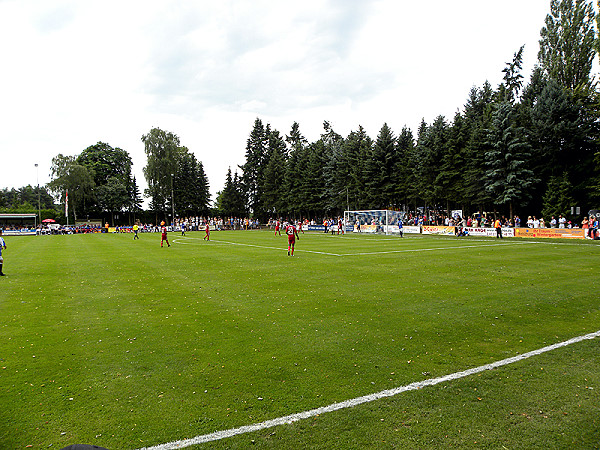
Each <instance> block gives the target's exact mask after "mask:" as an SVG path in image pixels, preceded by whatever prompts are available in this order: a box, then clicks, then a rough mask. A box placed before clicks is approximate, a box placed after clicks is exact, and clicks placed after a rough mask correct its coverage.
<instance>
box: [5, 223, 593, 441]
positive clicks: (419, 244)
mask: <svg viewBox="0 0 600 450" xmlns="http://www.w3.org/2000/svg"><path fill="white" fill-rule="evenodd" d="M203 235H204V233H200V232H188V233H187V236H179V233H170V234H169V239H170V241H171V244H172V245H171V247H170V248H167V247H166V246H165V247H164V248H161V247H160V234H141V235H140V237H141V239H140V240H137V241H133V239H132V236H131V235H129V234H123V235H106V234H103V235H74V236H42V237H6V242H7V245H8V249H7V250H6V251H5V252H3V256H4V257H5V264H4V272H5V273H6V274H7V276H6V277H4V278H2V279H0V293H1V294H0V313H1V316H2V327H1V330H2V331H1V335H0V380H1V381H0V402H1V404H2V408H0V448H2V449H5V448H6V449H12V448H28V447H29V448H56V449H60V448H62V447H65V446H68V445H71V444H76V443H86V444H95V445H99V446H102V447H106V448H108V449H111V450H116V449H139V448H144V447H155V448H160V449H166V448H176V446H177V445H179V446H182V445H188V444H190V445H191V446H190V447H188V448H247V447H249V446H255V447H262V448H294V447H295V448H431V447H449V446H461V447H472V448H481V447H491V448H502V447H503V446H505V447H506V448H596V447H597V446H598V443H599V442H600V373H599V371H598V367H600V356H599V353H598V351H599V350H600V345H599V344H600V338H599V337H597V333H596V332H598V331H599V330H600V307H599V302H598V290H599V289H598V288H599V284H600V283H599V275H598V267H599V266H600V247H598V245H597V244H596V243H595V242H589V241H582V242H572V241H556V240H547V241H533V240H523V239H504V240H496V239H484V238H481V239H475V238H455V237H437V236H420V235H415V236H411V235H408V236H406V237H405V238H399V237H392V236H390V237H386V236H366V235H362V236H361V235H355V234H349V235H346V236H338V235H334V236H332V235H330V234H327V235H326V234H324V233H306V234H300V239H299V241H297V243H296V254H295V256H293V257H288V256H287V239H286V237H285V236H284V235H282V236H274V234H273V232H268V231H223V232H213V233H212V234H211V241H210V242H206V241H204V240H203V239H202V237H203ZM593 333H596V335H592V334H593ZM581 336H587V338H586V339H582V340H580V341H577V342H573V343H570V344H569V345H565V346H560V347H557V348H554V347H552V348H551V349H550V350H549V351H544V352H543V353H540V354H537V353H535V352H537V351H538V350H539V349H544V348H547V347H548V346H551V345H553V344H558V343H564V342H568V341H569V340H571V339H573V338H577V337H581ZM528 352H534V354H531V355H529V353H528ZM519 355H528V356H530V357H528V358H526V359H519V358H515V359H514V361H513V360H510V361H509V362H507V363H506V364H505V365H500V366H498V367H494V368H490V370H485V368H486V367H487V366H486V365H489V364H493V363H495V362H498V361H504V360H507V359H508V358H512V357H518V356H519ZM482 367H483V368H484V369H482V370H480V371H474V372H472V373H471V372H469V373H464V371H467V370H469V369H476V368H482ZM456 374H459V375H460V376H458V375H457V376H453V375H456ZM449 376H450V377H449ZM443 377H449V378H444V379H443V380H440V381H439V382H437V381H436V382H435V383H429V384H428V380H438V379H440V378H443ZM407 386H412V387H411V388H410V389H408V388H406V389H405V387H407ZM390 390H391V391H393V392H392V394H391V395H390V396H385V395H379V396H378V394H381V393H384V392H390ZM394 390H395V391H394ZM371 395H373V396H374V397H373V398H371V397H369V400H372V401H364V402H363V401H361V400H360V399H365V398H366V397H365V396H371ZM331 405H341V406H340V408H339V409H338V408H337V407H335V406H334V407H331ZM319 408H321V409H319ZM311 411H312V412H313V413H311V414H305V415H302V414H303V413H306V412H311ZM294 415H299V416H294ZM292 416H293V418H294V422H293V423H289V424H283V425H278V426H271V427H268V425H271V424H273V422H269V421H276V419H280V418H289V417H292ZM297 418H299V419H300V420H295V419H297ZM252 425H257V426H256V427H254V428H252V427H248V428H242V427H246V426H252ZM226 430H236V431H235V432H231V433H229V434H228V433H222V435H218V434H217V435H215V436H217V437H223V438H222V439H217V440H212V441H209V442H206V443H202V444H201V443H200V442H203V441H202V439H198V437H202V436H207V435H212V434H213V433H218V432H224V431H226ZM194 439H196V440H194ZM206 440H209V439H206ZM177 441H178V443H177V444H173V445H168V444H169V443H173V442H177Z"/></svg>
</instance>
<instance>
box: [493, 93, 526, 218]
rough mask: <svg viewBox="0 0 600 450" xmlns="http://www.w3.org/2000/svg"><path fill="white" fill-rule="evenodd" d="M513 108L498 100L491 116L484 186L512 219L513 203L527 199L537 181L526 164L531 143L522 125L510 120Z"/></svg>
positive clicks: (507, 103)
mask: <svg viewBox="0 0 600 450" xmlns="http://www.w3.org/2000/svg"><path fill="white" fill-rule="evenodd" d="M513 111H514V107H513V105H511V104H510V103H509V102H503V103H500V104H499V105H498V107H497V109H496V110H495V111H494V114H493V117H492V127H491V129H490V130H489V132H488V138H489V145H490V147H489V149H488V151H487V152H486V155H485V157H486V161H487V170H486V174H485V189H486V190H487V191H488V193H489V194H490V195H491V196H492V198H493V199H494V203H495V204H496V205H508V206H509V214H510V217H511V219H512V217H513V212H514V210H513V208H514V205H515V203H521V204H523V202H525V201H526V199H527V197H528V195H529V188H530V187H531V186H533V184H534V183H535V182H536V181H537V180H536V178H535V176H534V173H533V171H532V170H531V169H530V167H529V163H530V159H531V158H530V155H531V153H530V150H531V149H530V146H529V143H528V142H527V140H526V137H525V133H524V130H523V128H521V127H517V126H515V124H514V121H513Z"/></svg>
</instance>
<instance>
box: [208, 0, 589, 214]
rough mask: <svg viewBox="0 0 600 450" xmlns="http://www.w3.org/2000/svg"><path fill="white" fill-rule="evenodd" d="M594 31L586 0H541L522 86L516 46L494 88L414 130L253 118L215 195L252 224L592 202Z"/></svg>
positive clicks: (562, 209)
mask: <svg viewBox="0 0 600 450" xmlns="http://www.w3.org/2000/svg"><path fill="white" fill-rule="evenodd" d="M596 29H597V23H596V15H595V12H594V9H593V5H592V3H591V2H586V1H582V0H580V1H569V0H562V1H560V0H553V1H552V2H551V12H550V14H548V15H547V17H546V20H545V26H544V27H543V28H542V30H541V33H540V35H541V38H540V50H539V53H538V61H537V65H536V66H535V69H534V70H533V71H532V74H531V77H530V79H529V80H528V82H527V83H526V84H525V83H524V77H523V76H522V74H521V70H522V64H523V47H521V48H520V49H518V51H517V52H515V54H514V57H513V59H512V61H510V62H508V63H506V66H505V68H504V69H503V71H502V72H503V81H502V83H501V84H500V85H499V86H497V87H496V88H493V87H492V86H491V85H490V84H489V83H488V82H486V83H484V84H483V86H480V87H473V88H472V89H471V91H470V92H469V94H468V97H467V99H466V102H465V105H464V107H463V108H462V110H461V111H459V112H457V113H456V114H455V116H454V117H453V118H452V120H451V121H449V120H447V119H446V118H445V117H443V116H438V117H437V118H436V119H435V120H434V121H433V123H431V124H428V123H426V122H425V121H424V120H423V121H422V122H421V124H420V126H419V129H418V130H417V133H416V136H415V135H414V134H413V132H412V130H410V129H409V128H406V127H404V128H403V129H402V130H401V131H400V133H399V134H398V135H396V134H395V133H394V132H393V131H392V130H391V129H390V127H389V126H388V125H387V124H384V125H383V126H382V128H381V129H380V131H379V134H378V135H377V137H376V139H375V140H373V139H371V138H370V137H369V136H367V134H366V133H365V131H364V129H363V128H362V127H360V126H359V127H358V129H357V130H356V131H352V132H351V133H350V134H349V135H348V136H346V137H342V136H341V135H339V134H338V133H336V132H335V131H334V130H333V127H332V125H331V124H330V123H329V122H324V127H323V128H324V129H323V133H322V135H321V137H320V139H318V140H317V141H316V142H312V143H308V142H307V140H306V139H305V138H304V137H303V136H302V134H301V132H300V127H299V124H298V123H294V124H293V125H292V127H291V130H290V132H289V134H287V135H285V136H282V135H281V133H279V132H278V131H277V130H275V129H273V128H272V127H271V126H270V125H269V124H263V123H262V121H261V120H260V119H258V118H257V119H256V121H255V123H254V127H253V129H252V132H251V133H250V136H249V138H248V141H247V146H246V155H245V156H246V158H245V163H244V164H243V165H241V166H239V167H238V168H239V171H240V173H239V174H238V171H237V169H236V170H235V171H234V173H233V174H232V173H231V169H230V171H229V173H228V174H227V178H226V182H225V188H224V189H223V191H221V192H220V193H219V198H218V199H217V202H218V204H219V205H221V206H222V207H223V208H224V209H225V210H227V211H228V212H230V213H231V214H234V215H240V214H248V213H252V214H254V215H255V216H257V217H259V218H261V219H262V220H265V219H267V218H268V217H275V216H290V217H318V216H331V215H340V214H341V213H342V212H343V211H344V210H345V209H386V208H387V209H411V210H416V209H417V208H418V207H424V208H425V209H428V208H431V209H436V210H440V209H442V210H448V211H450V210H454V209H461V210H463V211H464V212H465V213H466V214H467V213H469V212H470V213H473V212H475V211H494V212H496V213H497V214H502V215H505V216H506V217H511V218H512V216H514V215H515V214H522V215H524V214H527V212H529V214H536V215H538V214H541V215H543V216H546V217H550V216H552V215H554V216H558V215H559V214H563V215H569V214H570V212H571V208H572V207H580V209H581V211H583V213H582V215H585V213H586V212H587V210H588V209H591V208H592V207H595V206H598V199H599V197H600V179H599V178H598V169H599V168H600V154H599V153H598V143H599V138H600V135H599V127H598V126H599V121H598V118H599V104H600V101H599V100H600V97H599V95H598V89H597V87H598V86H597V82H596V80H595V77H594V76H593V75H592V66H593V62H594V59H595V58H596V57H597V55H598V46H599V44H598V42H599V41H598V37H597V32H596Z"/></svg>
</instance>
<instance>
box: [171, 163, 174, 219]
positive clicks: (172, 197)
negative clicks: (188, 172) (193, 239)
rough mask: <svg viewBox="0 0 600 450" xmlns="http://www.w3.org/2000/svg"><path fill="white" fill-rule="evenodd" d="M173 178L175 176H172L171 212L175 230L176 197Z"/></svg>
mask: <svg viewBox="0 0 600 450" xmlns="http://www.w3.org/2000/svg"><path fill="white" fill-rule="evenodd" d="M173 177H174V175H173V174H171V210H172V212H173V223H172V225H173V228H175V196H174V195H173Z"/></svg>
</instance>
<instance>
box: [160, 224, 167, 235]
mask: <svg viewBox="0 0 600 450" xmlns="http://www.w3.org/2000/svg"><path fill="white" fill-rule="evenodd" d="M160 232H161V233H162V235H163V236H166V235H167V227H165V226H163V227H162V228H161V229H160Z"/></svg>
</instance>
